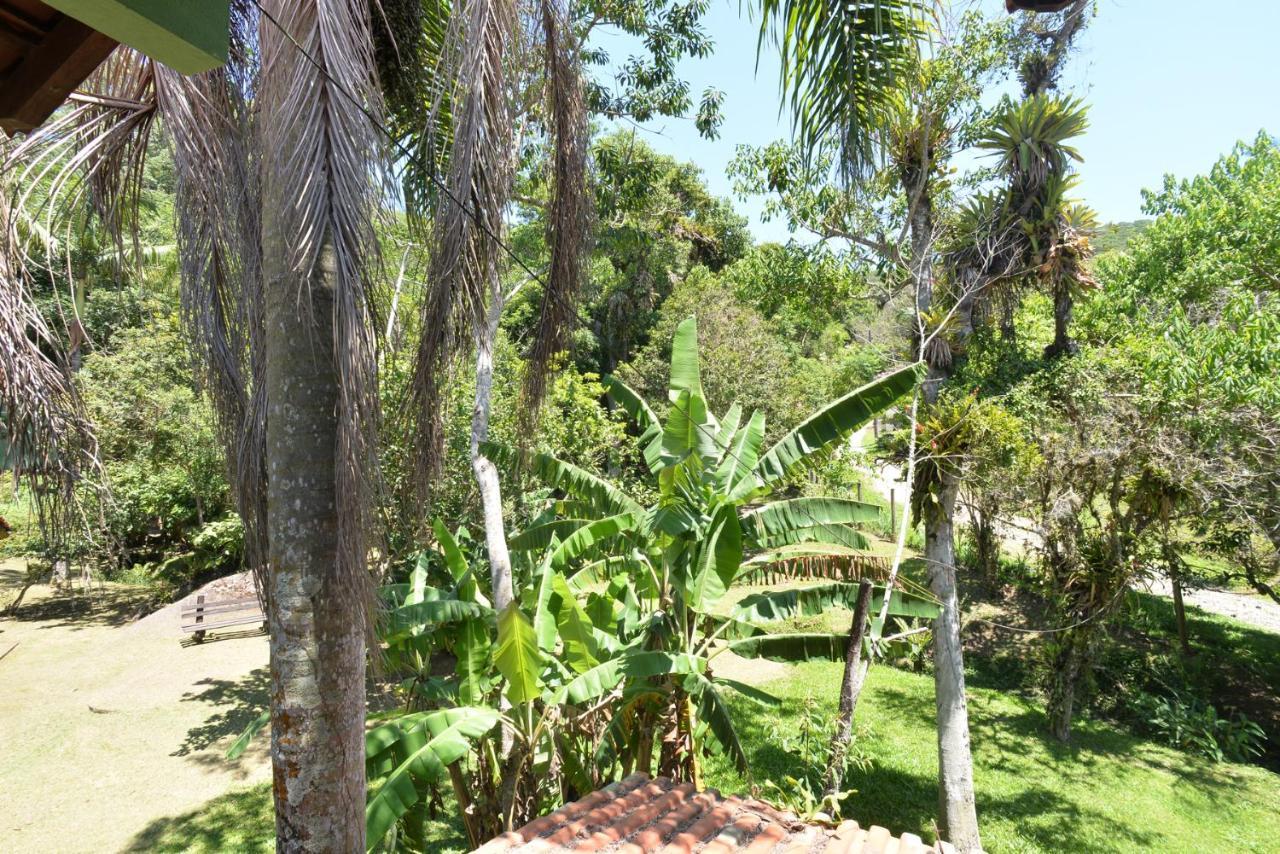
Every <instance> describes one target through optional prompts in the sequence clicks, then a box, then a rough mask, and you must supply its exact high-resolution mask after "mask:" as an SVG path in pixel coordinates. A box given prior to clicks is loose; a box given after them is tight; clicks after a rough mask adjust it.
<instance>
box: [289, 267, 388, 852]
mask: <svg viewBox="0 0 1280 854" xmlns="http://www.w3.org/2000/svg"><path fill="white" fill-rule="evenodd" d="M336 276H337V270H336V266H335V261H334V258H333V252H332V249H331V248H329V247H325V248H324V249H323V250H322V252H321V257H320V263H319V265H318V268H317V272H316V274H315V277H314V279H313V281H311V282H309V283H308V282H299V281H298V280H297V279H296V278H295V277H291V276H279V277H272V278H271V280H269V281H268V282H267V301H266V324H265V326H266V353H267V377H266V389H267V460H268V471H267V526H268V531H269V554H270V564H271V566H270V589H271V601H270V614H269V617H270V623H271V723H272V727H271V762H272V772H273V776H274V781H275V782H274V787H273V793H274V798H275V814H276V847H277V850H279V851H286V852H295V851H363V850H364V848H365V835H364V829H365V819H364V799H365V774H364V712H365V678H364V677H365V643H364V641H365V636H364V626H363V620H362V619H359V618H358V617H357V618H355V619H353V615H352V612H351V603H350V602H349V601H347V600H348V599H349V597H344V596H343V595H342V594H341V593H340V590H339V583H338V578H337V573H336V568H337V565H338V561H337V530H338V518H337V511H336V506H337V505H336V488H335V460H336V452H337V436H338V427H337V402H338V401H337V397H338V393H337V391H338V378H337V373H336V370H335V363H334V328H333V298H334V282H335V280H336Z"/></svg>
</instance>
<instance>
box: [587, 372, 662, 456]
mask: <svg viewBox="0 0 1280 854" xmlns="http://www.w3.org/2000/svg"><path fill="white" fill-rule="evenodd" d="M601 382H603V383H604V387H605V390H606V391H607V392H608V394H609V397H610V398H612V399H613V400H614V402H616V403H617V404H618V405H619V406H621V407H622V409H623V411H625V412H626V413H627V414H628V415H629V416H631V420H632V421H634V422H635V423H636V426H637V427H639V428H640V447H641V448H643V449H644V461H645V463H647V464H648V466H649V470H650V471H652V472H656V471H658V469H660V468H661V467H662V463H661V459H662V422H661V421H659V420H658V416H657V415H655V414H654V411H653V410H652V409H651V408H649V404H648V403H646V402H645V400H644V398H642V397H641V396H640V395H639V394H638V393H637V392H636V391H635V390H634V389H632V388H631V387H630V386H628V385H627V384H626V383H624V382H623V381H622V380H620V379H618V378H617V377H615V376H607V377H605V378H604V379H603V380H602V381H601Z"/></svg>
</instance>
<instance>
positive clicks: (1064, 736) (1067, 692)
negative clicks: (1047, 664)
mask: <svg viewBox="0 0 1280 854" xmlns="http://www.w3.org/2000/svg"><path fill="white" fill-rule="evenodd" d="M1091 629H1092V627H1091V626H1087V625H1086V626H1082V627H1080V628H1077V629H1072V630H1070V631H1067V632H1064V633H1063V637H1062V638H1061V639H1060V640H1059V641H1058V643H1059V644H1060V646H1059V648H1058V650H1057V651H1056V652H1055V654H1054V656H1053V661H1052V662H1051V671H1052V674H1053V675H1052V677H1051V681H1050V683H1049V696H1048V698H1047V700H1046V702H1045V715H1046V716H1047V717H1048V723H1049V734H1050V735H1052V736H1053V737H1054V738H1056V739H1057V740H1058V741H1061V742H1062V743H1064V744H1065V743H1067V742H1068V741H1070V740H1071V720H1072V716H1073V715H1074V713H1075V701H1076V687H1077V686H1078V685H1079V684H1080V677H1081V675H1082V674H1083V673H1084V671H1085V668H1086V667H1087V665H1088V662H1087V660H1086V659H1087V648H1088V644H1089V635H1088V632H1090V631H1091Z"/></svg>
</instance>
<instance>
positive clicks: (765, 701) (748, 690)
mask: <svg viewBox="0 0 1280 854" xmlns="http://www.w3.org/2000/svg"><path fill="white" fill-rule="evenodd" d="M716 684H717V685H727V686H728V687H730V688H732V689H733V690H735V691H737V692H738V693H739V694H741V695H742V696H744V697H746V698H747V699H748V700H751V701H752V702H754V703H756V704H758V705H761V706H768V707H769V708H774V709H776V708H777V707H778V706H781V705H782V700H780V699H779V698H777V697H775V696H773V695H772V694H770V693H769V692H768V691H761V690H760V689H759V688H757V687H755V686H754V685H748V684H746V683H745V682H739V681H738V680H736V679H726V678H724V677H723V676H717V677H716Z"/></svg>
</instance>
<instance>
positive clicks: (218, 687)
mask: <svg viewBox="0 0 1280 854" xmlns="http://www.w3.org/2000/svg"><path fill="white" fill-rule="evenodd" d="M270 686H271V675H270V671H269V670H268V668H266V667H259V668H257V669H255V670H252V671H250V672H249V673H247V674H245V675H244V676H242V677H241V678H239V679H201V680H200V681H199V682H197V683H196V688H197V689H199V690H195V691H189V692H187V693H186V694H184V695H183V697H182V702H184V703H207V704H209V705H210V706H218V707H220V708H218V710H217V711H215V712H214V713H213V714H212V715H210V716H209V717H208V718H206V719H205V721H204V723H202V724H199V725H197V726H194V727H192V728H191V729H189V730H187V735H186V738H184V739H183V740H182V744H181V745H179V746H178V749H177V750H175V751H174V752H173V753H171V754H170V755H171V756H189V755H191V754H193V753H196V752H198V751H201V750H205V749H206V748H209V747H212V746H213V745H214V744H216V743H217V742H219V741H221V740H222V739H224V738H227V737H228V736H238V735H239V734H240V733H242V732H243V731H244V729H245V727H247V726H248V725H249V724H250V723H252V722H253V721H254V719H255V718H257V717H258V715H260V714H261V713H262V711H263V709H265V708H266V707H267V699H268V691H269V690H270Z"/></svg>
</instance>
